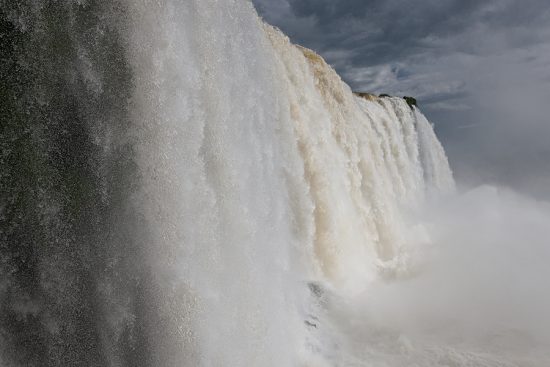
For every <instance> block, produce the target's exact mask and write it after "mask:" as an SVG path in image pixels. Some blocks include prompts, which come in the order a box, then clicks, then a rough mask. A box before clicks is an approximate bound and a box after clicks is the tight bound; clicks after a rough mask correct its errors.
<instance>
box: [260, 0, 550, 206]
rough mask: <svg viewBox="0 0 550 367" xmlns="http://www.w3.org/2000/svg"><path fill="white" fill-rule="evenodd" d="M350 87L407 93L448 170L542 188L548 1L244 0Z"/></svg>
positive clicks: (548, 142) (547, 180)
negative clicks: (440, 146) (438, 143)
mask: <svg viewBox="0 0 550 367" xmlns="http://www.w3.org/2000/svg"><path fill="white" fill-rule="evenodd" d="M253 2H254V3H255V5H256V8H257V10H258V12H259V13H260V15H261V16H262V17H263V18H264V19H265V20H266V21H267V22H268V23H270V24H273V25H275V26H277V27H279V28H281V29H282V30H283V31H284V32H285V33H286V34H287V35H288V36H289V37H290V38H291V40H292V41H293V42H295V43H299V44H301V45H304V46H306V47H309V48H312V49H314V50H315V51H317V52H318V53H320V54H321V55H322V56H323V57H324V58H325V59H326V60H327V62H329V63H330V64H331V65H332V66H333V67H334V68H335V69H336V70H337V71H338V72H339V74H340V75H341V76H342V78H343V79H344V80H345V81H346V82H347V83H348V84H349V85H350V86H351V87H352V88H353V89H354V90H356V91H370V92H374V93H388V94H393V95H400V96H402V95H411V96H414V97H416V98H417V99H418V100H419V104H420V108H421V109H422V111H423V112H424V113H425V114H426V115H427V116H428V118H429V119H430V120H431V121H432V122H433V123H434V124H435V125H436V130H437V132H438V135H439V136H440V138H441V140H442V141H443V143H444V145H445V147H446V150H447V152H448V155H449V156H450V159H451V164H452V166H453V170H454V171H455V174H456V176H457V177H458V179H459V180H460V181H463V182H465V183H469V184H479V183H482V182H487V183H499V184H504V185H510V186H513V187H515V188H517V189H520V190H524V191H529V192H531V193H535V194H537V195H539V196H544V197H550V117H549V115H548V113H547V112H546V110H547V109H548V107H547V106H550V1H549V0H417V1H412V0H253Z"/></svg>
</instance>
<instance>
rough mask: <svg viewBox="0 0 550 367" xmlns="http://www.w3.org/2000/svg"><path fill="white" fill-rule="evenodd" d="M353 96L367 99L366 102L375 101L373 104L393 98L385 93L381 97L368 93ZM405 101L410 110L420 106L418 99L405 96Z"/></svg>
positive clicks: (357, 93)
mask: <svg viewBox="0 0 550 367" xmlns="http://www.w3.org/2000/svg"><path fill="white" fill-rule="evenodd" d="M353 94H354V95H356V96H357V97H361V98H365V99H366V100H368V101H373V102H376V101H379V100H380V99H381V98H389V97H392V96H390V95H389V94H385V93H382V94H380V95H379V96H377V95H376V94H372V93H368V92H353ZM403 99H404V100H405V102H407V104H408V105H409V107H410V108H413V106H418V104H417V101H416V98H414V97H408V96H404V97H403Z"/></svg>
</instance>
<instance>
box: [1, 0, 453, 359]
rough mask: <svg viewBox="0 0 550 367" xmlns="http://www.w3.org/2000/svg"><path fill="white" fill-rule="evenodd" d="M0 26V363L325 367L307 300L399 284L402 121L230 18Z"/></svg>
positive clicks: (216, 14)
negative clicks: (379, 283)
mask: <svg viewBox="0 0 550 367" xmlns="http://www.w3.org/2000/svg"><path fill="white" fill-rule="evenodd" d="M1 9H2V10H1V13H0V21H1V22H2V23H1V29H2V37H1V38H0V42H1V49H2V55H3V56H2V66H1V67H2V70H1V75H2V81H1V83H2V85H1V88H0V89H1V91H2V92H1V93H2V99H3V101H4V102H3V103H2V106H1V107H0V108H1V109H2V110H1V116H2V123H1V130H0V137H1V139H0V148H1V152H2V155H1V156H0V180H1V181H0V185H1V186H0V187H1V202H0V221H1V222H0V241H1V242H0V248H1V250H0V251H1V252H0V300H1V303H0V311H1V312H0V364H1V365H6V366H77V365H78V366H296V365H303V366H316V365H322V364H321V363H327V365H328V363H330V362H328V361H330V358H331V357H330V356H331V353H333V352H331V351H330V348H333V347H327V348H328V349H327V351H321V350H320V349H321V348H324V346H325V345H326V344H327V343H331V342H330V340H336V339H332V338H333V337H332V336H331V335H330V330H329V328H328V327H326V328H324V326H323V322H324V321H323V320H324V318H323V317H324V316H322V315H323V312H324V311H323V302H325V301H323V300H324V299H325V296H326V295H328V294H333V296H331V297H346V296H350V297H351V296H354V295H357V294H360V293H361V292H363V291H365V289H367V288H368V286H369V285H370V284H372V283H373V282H375V281H377V280H379V279H396V278H400V277H404V276H409V275H410V274H412V273H413V272H414V261H411V260H410V259H411V258H412V256H413V254H414V252H415V249H416V246H417V245H418V244H419V243H423V242H425V241H426V236H425V230H424V229H422V228H420V227H419V226H417V225H414V221H412V220H411V218H412V217H413V215H414V213H415V212H416V211H417V210H418V209H419V208H420V206H422V205H423V203H424V202H426V200H428V199H429V198H430V197H434V196H437V195H444V194H446V193H450V192H452V191H453V190H454V183H453V179H452V174H451V171H450V168H449V166H448V162H447V159H446V157H445V153H444V151H443V148H442V146H441V144H440V143H439V142H438V140H437V138H436V136H435V134H434V132H433V129H432V126H431V125H430V124H429V122H428V121H427V120H426V118H425V117H424V116H423V115H422V113H421V112H420V111H419V110H418V109H417V108H416V107H410V106H409V105H408V104H407V103H406V102H405V101H404V100H403V99H401V98H397V97H383V98H379V97H374V96H372V97H368V98H367V97H360V96H356V95H354V94H353V93H352V91H351V90H350V88H349V87H348V86H347V85H346V84H345V83H344V82H342V80H341V79H340V78H339V76H338V75H337V74H336V73H335V71H334V70H333V69H332V68H331V67H330V66H329V65H327V64H326V63H325V62H324V60H323V59H322V58H321V57H320V56H318V55H317V54H315V53H314V52H313V51H311V50H308V49H305V48H302V47H299V46H295V45H293V44H291V43H290V42H289V40H288V38H287V37H286V36H284V35H283V34H282V33H281V32H280V31H278V30H277V29H275V28H273V27H271V26H269V25H266V24H264V23H263V22H262V21H261V20H260V19H259V17H258V16H257V14H256V12H255V10H254V8H253V6H252V5H251V4H250V3H249V2H247V1H242V0H226V1H223V2H221V1H215V0H189V1H171V0H160V1H155V2H151V1H145V0H143V1H141V0H140V1H122V0H121V1H114V2H102V1H99V0H88V1H76V0H75V1H73V0H69V1H64V2H52V1H23V2H17V3H15V2H6V3H4V2H3V3H2V7H1ZM327 320H328V319H327ZM326 322H327V323H328V322H329V321H326ZM324 333H326V335H325V334H324ZM334 343H336V342H334ZM315 358H319V360H318V361H317V362H315ZM321 359H323V361H321ZM316 363H318V364H316Z"/></svg>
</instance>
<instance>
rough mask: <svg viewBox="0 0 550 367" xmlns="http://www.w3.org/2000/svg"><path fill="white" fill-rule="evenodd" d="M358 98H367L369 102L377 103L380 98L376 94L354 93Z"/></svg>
mask: <svg viewBox="0 0 550 367" xmlns="http://www.w3.org/2000/svg"><path fill="white" fill-rule="evenodd" d="M353 94H355V95H356V96H357V97H361V98H365V99H367V100H369V101H377V100H378V99H379V97H378V96H377V95H376V94H372V93H367V92H353Z"/></svg>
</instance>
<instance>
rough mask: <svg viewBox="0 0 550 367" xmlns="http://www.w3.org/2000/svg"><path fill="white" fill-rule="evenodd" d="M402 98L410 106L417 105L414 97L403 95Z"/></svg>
mask: <svg viewBox="0 0 550 367" xmlns="http://www.w3.org/2000/svg"><path fill="white" fill-rule="evenodd" d="M403 99H404V100H405V102H407V104H408V105H409V107H410V108H413V106H418V105H417V102H416V98H413V97H407V96H405V97H403Z"/></svg>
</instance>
